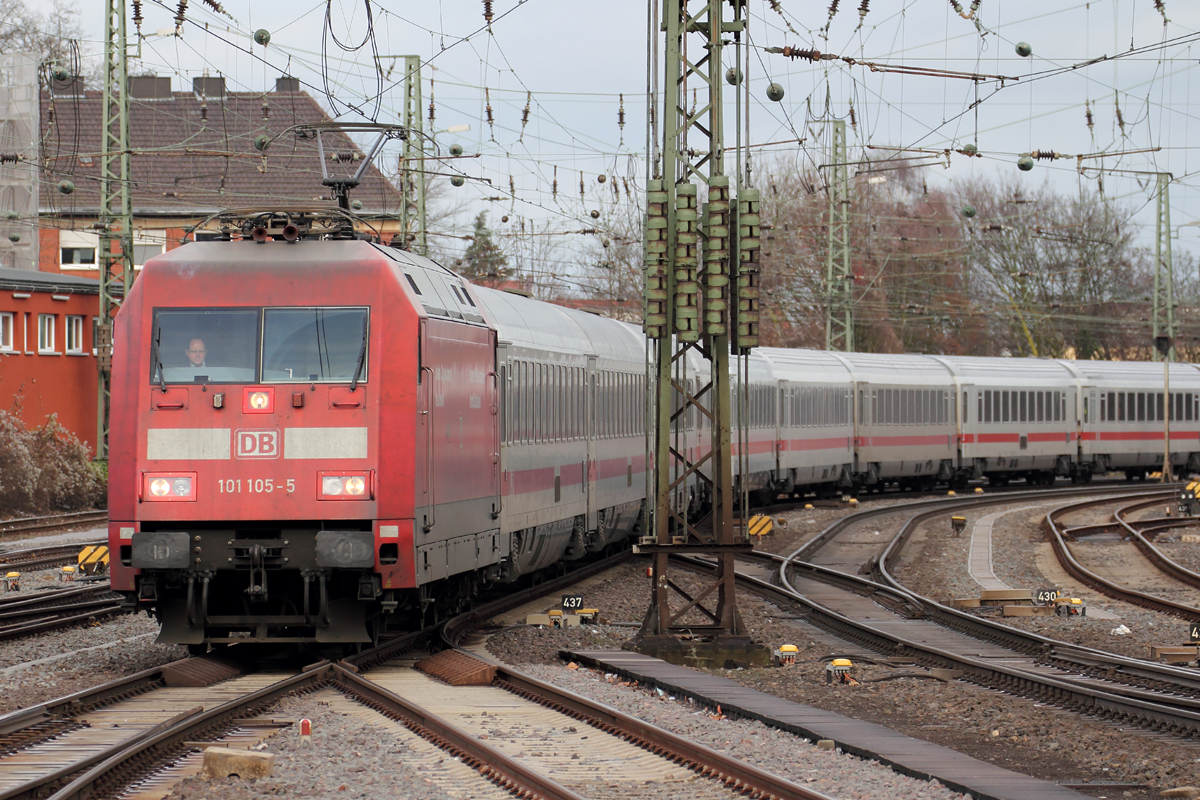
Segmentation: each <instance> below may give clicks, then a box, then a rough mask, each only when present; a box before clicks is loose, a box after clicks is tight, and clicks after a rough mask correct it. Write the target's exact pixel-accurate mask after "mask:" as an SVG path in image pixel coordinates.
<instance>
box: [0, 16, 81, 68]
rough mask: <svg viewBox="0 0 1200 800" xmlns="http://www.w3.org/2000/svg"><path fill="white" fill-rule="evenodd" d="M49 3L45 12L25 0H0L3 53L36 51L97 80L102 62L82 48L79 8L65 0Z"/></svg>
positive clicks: (0, 38)
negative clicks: (40, 11) (89, 55)
mask: <svg viewBox="0 0 1200 800" xmlns="http://www.w3.org/2000/svg"><path fill="white" fill-rule="evenodd" d="M47 5H48V7H46V11H45V13H44V14H42V13H38V11H37V10H35V8H33V7H30V6H28V5H26V4H25V3H24V2H23V0H0V53H33V54H35V55H36V56H37V57H38V58H40V59H41V60H42V61H44V62H46V63H52V64H56V65H59V66H63V67H66V68H67V70H68V71H69V72H70V73H71V74H72V75H79V76H82V77H84V78H85V79H86V80H88V81H89V82H96V81H97V79H98V78H99V73H98V67H99V65H98V64H97V63H96V62H95V60H94V59H90V58H88V55H87V54H86V53H82V52H81V51H80V48H79V42H80V40H81V39H83V26H82V24H81V23H80V20H79V9H78V8H77V6H76V5H73V4H70V3H67V2H65V0H53V2H51V3H49V4H47Z"/></svg>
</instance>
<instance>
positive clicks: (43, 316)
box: [0, 76, 402, 449]
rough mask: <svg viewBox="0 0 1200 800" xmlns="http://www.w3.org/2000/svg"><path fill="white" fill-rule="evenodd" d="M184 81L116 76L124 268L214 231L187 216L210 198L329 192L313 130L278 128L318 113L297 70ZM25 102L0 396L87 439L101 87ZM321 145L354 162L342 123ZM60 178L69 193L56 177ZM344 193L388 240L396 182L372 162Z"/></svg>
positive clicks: (322, 117)
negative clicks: (28, 175) (33, 213)
mask: <svg viewBox="0 0 1200 800" xmlns="http://www.w3.org/2000/svg"><path fill="white" fill-rule="evenodd" d="M190 88H191V91H183V92H180V91H173V90H172V87H171V80H170V79H169V78H159V77H154V76H141V77H133V78H130V80H129V85H128V90H129V94H130V131H131V140H132V141H131V144H132V151H133V152H132V165H131V175H132V184H133V185H132V200H133V216H134V231H133V261H134V266H135V269H140V268H141V266H142V265H143V264H144V263H145V262H146V260H147V259H148V258H150V257H152V256H154V255H157V254H159V253H162V252H164V251H166V250H169V249H172V248H175V247H179V246H181V245H182V244H184V243H185V242H186V241H188V240H190V239H195V238H196V237H197V236H200V237H201V238H204V237H206V236H215V235H216V234H215V233H208V234H205V233H203V232H201V233H199V234H192V233H188V230H189V229H190V228H192V227H193V226H195V225H197V223H200V222H202V221H204V220H205V219H207V218H209V217H210V216H212V215H213V214H215V213H217V212H220V211H225V210H229V209H239V210H246V209H252V210H255V211H281V210H282V211H286V210H291V209H297V208H306V209H312V208H319V207H329V206H333V205H335V203H334V201H333V199H332V197H331V196H330V190H329V188H328V187H326V186H323V185H322V183H321V179H322V170H321V163H320V161H319V159H318V151H317V143H316V142H315V141H313V140H311V139H307V140H306V139H298V138H296V137H295V136H293V135H292V134H290V133H288V132H287V129H288V128H290V127H292V126H294V125H302V124H311V123H318V122H324V121H328V117H327V115H326V113H325V111H324V110H323V109H322V108H321V106H320V104H319V103H317V101H316V100H315V99H313V98H312V97H311V96H309V95H308V94H307V93H305V92H303V91H301V90H300V85H299V81H297V80H296V79H294V78H286V77H285V78H280V79H279V80H278V81H276V84H275V90H274V91H271V92H230V91H227V90H226V86H225V79H224V78H196V79H195V80H194V81H193V82H192V86H191V87H190ZM39 110H40V119H39V130H40V139H39V163H40V166H41V173H40V179H41V180H40V184H41V186H40V189H41V191H40V193H39V202H38V205H39V215H38V217H39V218H38V240H39V242H38V248H39V257H38V271H36V272H34V271H31V270H17V269H2V268H0V404H3V405H0V408H5V409H10V410H15V411H16V412H17V413H18V415H19V416H20V417H21V418H22V419H23V420H24V422H25V424H26V425H28V426H29V427H31V428H32V427H37V426H39V425H42V424H44V423H45V421H46V418H47V417H48V416H49V415H50V414H52V413H56V414H58V420H59V422H60V423H61V424H62V425H63V426H64V427H66V428H67V429H69V430H71V431H73V432H74V433H75V434H76V435H77V436H78V437H79V438H80V439H81V440H83V441H85V442H86V443H87V444H88V446H89V447H92V448H93V449H94V444H95V438H96V390H97V388H96V387H97V374H96V357H95V349H94V347H93V330H94V320H95V318H96V317H97V315H98V313H99V286H98V280H97V279H98V275H99V272H98V264H97V261H98V252H99V237H98V236H97V234H96V232H95V230H96V229H95V225H96V223H97V221H98V219H99V216H100V150H101V140H100V134H101V120H102V113H103V108H102V97H101V92H99V91H89V90H85V89H84V87H83V84H82V82H80V81H75V80H69V81H63V82H54V83H53V85H52V86H51V87H50V88H49V90H43V91H42V93H41V98H40V109H39ZM263 136H266V137H268V138H273V139H274V141H273V142H272V144H271V146H270V147H269V148H267V150H266V151H265V152H264V151H261V150H259V149H258V148H257V147H256V146H255V143H256V141H258V140H259V139H260V137H263ZM324 146H325V150H326V154H327V155H328V156H331V157H332V158H331V159H330V161H329V163H328V169H329V171H330V173H331V174H337V173H339V172H346V171H348V172H349V173H353V172H354V170H355V169H357V167H358V165H359V163H361V158H362V153H361V151H360V149H359V148H358V147H356V146H355V143H354V142H353V141H351V140H350V139H349V138H348V137H346V136H345V135H342V134H340V133H333V132H331V133H329V134H325V135H324ZM63 182H67V188H69V189H71V191H70V192H69V193H68V192H63V191H61V190H60V189H59V186H60V185H61V184H63ZM351 198H352V199H353V200H356V201H361V203H362V208H361V209H358V210H357V211H356V212H355V213H357V214H358V215H359V216H360V217H361V218H363V219H365V220H367V221H368V222H369V223H370V224H372V225H373V226H374V227H375V229H376V230H378V231H379V232H380V233H381V234H382V235H383V238H384V240H385V241H390V238H391V234H392V233H393V232H394V231H396V230H397V229H398V227H399V226H398V223H397V222H396V221H395V219H396V213H397V212H398V210H399V208H400V204H401V200H402V196H401V194H400V193H399V192H398V191H397V190H396V188H395V187H394V186H393V185H392V183H391V182H390V181H389V180H388V179H387V178H386V177H385V176H384V175H383V174H382V173H381V171H380V170H379V169H378V168H377V167H376V166H375V165H371V166H369V167H367V169H366V171H365V173H364V175H363V178H362V182H361V184H360V185H359V186H358V188H357V189H355V190H354V191H352V192H351ZM356 205H357V204H356Z"/></svg>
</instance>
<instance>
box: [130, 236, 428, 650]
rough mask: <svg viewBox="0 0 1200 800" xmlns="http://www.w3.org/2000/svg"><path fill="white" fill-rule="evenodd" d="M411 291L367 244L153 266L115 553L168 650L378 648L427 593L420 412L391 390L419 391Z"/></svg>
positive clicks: (214, 250) (143, 295)
mask: <svg viewBox="0 0 1200 800" xmlns="http://www.w3.org/2000/svg"><path fill="white" fill-rule="evenodd" d="M395 277H396V273H395V271H394V270H392V269H391V268H390V267H389V266H388V263H387V260H386V259H385V258H383V257H382V255H381V254H380V253H379V251H378V250H376V249H374V248H373V247H371V246H370V245H369V244H368V243H366V242H359V241H327V242H320V241H313V242H305V241H300V242H283V241H270V240H268V241H266V242H262V243H251V242H199V243H193V244H188V245H186V246H184V247H181V248H178V249H176V250H173V251H171V252H169V253H167V254H165V255H163V256H161V257H158V258H155V259H152V260H151V261H150V262H149V263H148V264H147V265H146V267H145V269H144V270H143V274H142V275H141V276H140V277H139V279H138V281H137V282H136V283H135V285H134V287H133V289H132V290H131V292H130V294H129V297H128V298H126V300H125V303H124V307H123V308H122V310H121V313H120V314H119V315H118V317H117V320H116V327H115V336H114V358H113V384H112V385H113V393H112V412H111V420H112V422H111V431H110V440H111V442H112V446H111V448H110V471H109V509H110V511H109V518H110V523H109V540H110V547H111V551H112V552H113V554H114V555H117V556H118V557H117V558H114V559H113V564H112V567H111V583H112V587H113V589H114V590H116V591H119V592H121V593H122V594H123V595H124V597H125V602H126V604H127V606H130V607H135V608H138V609H146V610H151V611H153V613H154V614H155V615H156V616H157V617H158V618H159V620H160V621H161V623H162V633H161V635H160V639H159V640H160V641H165V642H175V643H182V644H188V645H190V646H192V647H193V649H198V648H203V647H205V646H207V644H209V643H229V642H235V641H245V640H247V639H250V640H269V641H274V642H312V641H316V642H343V643H345V642H363V641H369V640H370V639H371V638H372V635H373V628H374V626H375V625H377V623H378V616H379V613H380V611H381V610H390V608H394V607H395V601H394V600H393V599H392V598H393V590H395V589H400V588H404V587H411V586H413V585H414V577H413V564H412V557H411V553H412V530H413V496H412V492H411V487H412V464H413V460H412V457H411V456H412V438H413V431H412V424H413V416H414V414H415V411H414V409H413V407H412V403H413V399H412V397H411V395H410V394H409V393H405V392H403V391H400V390H396V391H391V392H389V391H387V389H386V387H388V386H389V385H397V386H398V385H405V386H409V385H412V384H415V382H416V381H415V378H414V377H413V376H415V374H416V358H415V354H414V352H413V350H414V349H415V348H414V347H405V346H399V347H395V348H392V349H391V351H390V352H387V353H386V354H385V353H384V352H383V351H384V349H385V347H384V344H383V343H384V342H387V341H400V342H402V341H405V338H404V337H405V335H406V334H411V335H410V336H409V338H408V339H407V341H414V340H415V330H416V325H417V321H416V312H415V310H414V309H413V308H412V307H411V304H410V303H408V301H407V300H406V299H405V295H404V293H403V291H401V290H400V289H399V287H398V286H396V285H395ZM384 309H386V313H381V312H382V310H384ZM387 337H392V338H390V339H389V338H387ZM385 355H386V358H385V357H384V356H385ZM401 376H404V377H405V378H407V380H401ZM385 405H386V406H387V408H386V409H384V410H383V411H382V412H381V409H383V407H384V406H385ZM406 455H407V457H406ZM381 473H384V474H387V475H388V476H389V482H388V485H387V486H384V485H381V481H380V477H379V476H380V475H381ZM405 486H407V487H408V488H409V491H407V492H406V491H404V490H403V487H405Z"/></svg>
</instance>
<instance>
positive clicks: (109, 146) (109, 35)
mask: <svg viewBox="0 0 1200 800" xmlns="http://www.w3.org/2000/svg"><path fill="white" fill-rule="evenodd" d="M126 64H127V56H126V40H125V3H124V0H105V12H104V87H103V88H104V94H103V104H104V112H103V113H104V117H103V122H102V128H101V131H100V138H101V142H100V217H99V219H98V220H97V228H98V230H99V234H100V253H99V267H100V313H99V315H98V317H97V325H96V366H97V370H98V374H99V377H98V386H97V391H96V459H97V460H104V459H107V458H108V413H109V398H110V384H111V380H112V321H113V318H114V317H115V316H116V315H117V311H118V309H119V308H120V304H119V301H117V300H116V299H115V298H116V294H117V290H118V289H119V290H120V292H119V293H120V295H121V296H122V297H124V296H125V294H126V293H127V292H128V290H129V287H131V286H132V285H133V277H134V273H133V203H132V200H131V198H130V183H129V148H130V142H129V92H128V69H127V66H126Z"/></svg>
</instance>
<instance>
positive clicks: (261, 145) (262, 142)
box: [254, 133, 271, 150]
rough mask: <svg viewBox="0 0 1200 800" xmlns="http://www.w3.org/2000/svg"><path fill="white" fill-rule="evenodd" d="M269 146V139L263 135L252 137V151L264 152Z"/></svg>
mask: <svg viewBox="0 0 1200 800" xmlns="http://www.w3.org/2000/svg"><path fill="white" fill-rule="evenodd" d="M270 145H271V137H270V136H267V135H266V134H265V133H264V134H260V135H259V136H256V137H254V149H255V150H266V149H267V148H268V147H269V146H270Z"/></svg>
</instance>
